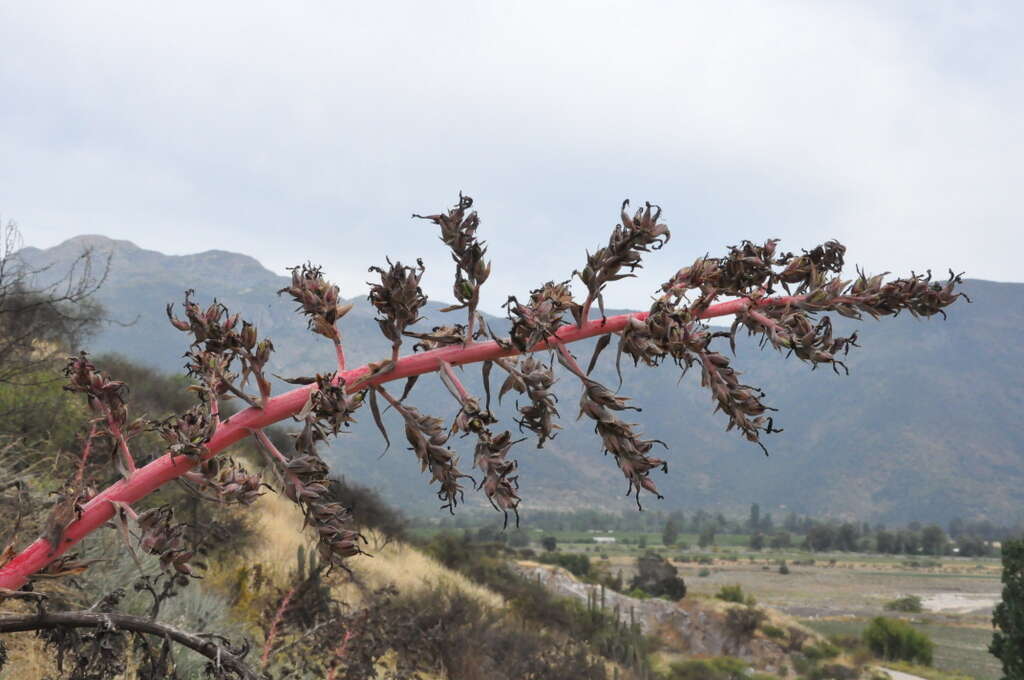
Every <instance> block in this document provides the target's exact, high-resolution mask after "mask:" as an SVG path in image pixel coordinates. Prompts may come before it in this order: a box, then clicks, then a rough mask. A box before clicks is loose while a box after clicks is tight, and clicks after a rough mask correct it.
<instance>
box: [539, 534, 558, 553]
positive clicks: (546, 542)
mask: <svg viewBox="0 0 1024 680" xmlns="http://www.w3.org/2000/svg"><path fill="white" fill-rule="evenodd" d="M540 544H541V545H542V546H543V547H544V549H545V550H547V551H548V552H554V551H556V550H558V539H557V538H555V537H554V536H544V537H543V538H541V539H540Z"/></svg>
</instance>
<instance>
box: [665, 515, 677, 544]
mask: <svg viewBox="0 0 1024 680" xmlns="http://www.w3.org/2000/svg"><path fill="white" fill-rule="evenodd" d="M678 540H679V525H677V524H676V519H675V517H673V516H671V515H670V516H669V518H668V521H667V522H665V528H664V529H662V531H661V542H662V543H663V544H665V545H675V544H676V541H678Z"/></svg>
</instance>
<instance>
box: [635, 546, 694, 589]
mask: <svg viewBox="0 0 1024 680" xmlns="http://www.w3.org/2000/svg"><path fill="white" fill-rule="evenodd" d="M636 568H637V575H636V576H635V577H634V578H633V581H632V583H631V584H630V585H631V587H632V588H633V589H634V590H636V589H638V588H639V589H642V590H644V591H646V592H647V593H649V594H651V595H654V596H655V597H665V598H667V599H670V600H681V599H682V598H684V597H686V582H685V581H683V579H682V578H680V577H679V571H678V570H677V569H676V568H675V567H674V566H673V565H672V563H671V562H669V561H668V560H666V559H665V558H664V557H662V556H661V555H659V554H658V553H656V552H653V551H650V550H649V551H647V552H646V553H645V554H644V555H643V556H641V557H638V558H637V560H636Z"/></svg>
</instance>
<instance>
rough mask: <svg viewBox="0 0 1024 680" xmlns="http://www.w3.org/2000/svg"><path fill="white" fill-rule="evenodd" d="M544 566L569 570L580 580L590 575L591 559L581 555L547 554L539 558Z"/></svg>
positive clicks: (542, 554)
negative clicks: (556, 566) (550, 565)
mask: <svg viewBox="0 0 1024 680" xmlns="http://www.w3.org/2000/svg"><path fill="white" fill-rule="evenodd" d="M537 561H538V562H541V563H543V564H555V565H558V566H559V567H563V568H565V569H567V570H569V571H570V572H571V573H572V574H573V575H575V576H577V577H579V578H585V577H587V576H588V575H590V558H589V557H587V556H586V555H582V554H579V553H562V552H547V553H541V554H540V555H538V556H537Z"/></svg>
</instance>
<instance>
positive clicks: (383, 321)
mask: <svg viewBox="0 0 1024 680" xmlns="http://www.w3.org/2000/svg"><path fill="white" fill-rule="evenodd" d="M370 271H371V272H376V273H377V274H378V275H379V276H380V283H371V284H369V285H370V296H369V299H370V304H372V305H373V306H374V308H375V309H376V310H377V313H378V317H377V325H379V326H380V332H381V333H383V334H384V337H385V338H387V339H388V340H390V341H391V360H392V361H398V350H399V348H400V347H401V346H402V335H403V334H404V333H405V329H406V328H408V327H409V326H411V325H413V324H414V323H416V322H417V321H419V320H420V318H421V317H420V308H421V307H423V305H425V304H427V296H426V295H424V294H423V290H422V289H421V288H420V279H421V278H422V277H423V261H422V260H417V261H416V266H415V267H406V266H405V265H403V264H402V263H401V262H392V261H391V260H388V268H387V269H381V268H380V267H370Z"/></svg>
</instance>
